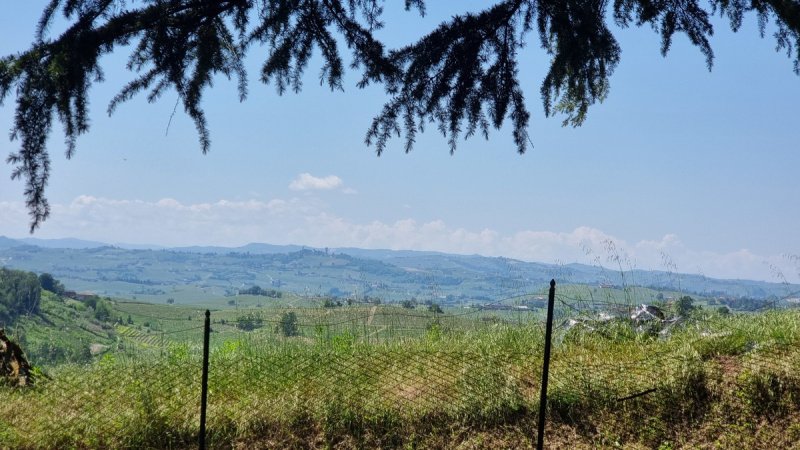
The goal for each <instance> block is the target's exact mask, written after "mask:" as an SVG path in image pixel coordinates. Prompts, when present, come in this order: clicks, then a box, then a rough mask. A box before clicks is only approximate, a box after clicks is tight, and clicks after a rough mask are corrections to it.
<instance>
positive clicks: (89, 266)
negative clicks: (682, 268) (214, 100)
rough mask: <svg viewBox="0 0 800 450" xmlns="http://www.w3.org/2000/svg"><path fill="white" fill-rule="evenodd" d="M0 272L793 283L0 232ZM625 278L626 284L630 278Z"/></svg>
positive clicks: (439, 288) (219, 279)
mask: <svg viewBox="0 0 800 450" xmlns="http://www.w3.org/2000/svg"><path fill="white" fill-rule="evenodd" d="M0 266H8V267H13V268H18V269H24V270H31V271H35V272H49V273H52V274H53V275H54V276H56V277H58V278H59V279H62V280H64V282H65V284H66V285H67V286H68V287H70V288H71V289H75V290H90V291H93V292H97V293H101V294H105V295H114V296H123V297H130V296H139V297H140V298H142V299H151V300H153V301H160V300H162V299H166V298H169V297H170V296H175V295H177V296H181V295H185V296H186V297H187V298H189V296H211V297H222V296H226V295H235V293H236V292H237V290H238V289H239V288H242V287H244V286H253V285H259V286H262V287H271V288H276V289H281V290H286V291H292V292H297V293H304V294H313V295H332V296H352V295H360V296H374V297H379V298H384V299H387V300H398V299H403V298H407V297H419V298H427V297H437V298H443V299H446V300H448V299H449V300H452V299H461V300H465V301H466V300H470V299H477V300H482V301H486V300H494V299H498V298H503V297H504V296H509V295H516V294H518V293H519V292H520V291H521V290H525V289H527V290H536V289H540V288H542V287H546V286H547V283H548V281H549V280H550V279H551V278H555V279H557V280H558V282H559V283H560V284H584V285H593V286H600V287H603V286H606V287H611V286H617V287H620V286H623V285H624V284H625V282H626V280H631V279H633V280H636V284H637V285H639V286H645V287H650V288H653V289H658V290H672V291H678V290H680V291H682V292H687V293H695V294H698V295H703V296H729V297H750V298H759V299H763V298H768V297H775V298H784V297H787V296H790V295H795V296H796V294H794V293H797V292H800V285H794V284H780V283H769V282H764V281H752V280H721V279H714V278H708V277H704V276H702V275H692V274H675V273H669V272H664V271H646V270H633V271H630V272H628V273H626V274H625V280H623V279H622V276H621V274H620V273H619V272H618V271H613V270H609V269H605V268H602V267H596V266H589V265H584V264H579V263H572V264H566V265H555V264H545V263H536V262H525V261H519V260H514V259H510V258H504V257H486V256H480V255H455V254H447V253H440V252H430V251H413V250H399V251H398V250H388V249H376V250H373V249H358V248H328V249H317V248H311V247H306V246H301V245H272V244H263V243H251V244H247V245H243V246H240V247H220V246H191V247H176V248H159V247H157V246H147V245H126V244H114V245H108V244H105V243H102V242H95V241H85V240H80V239H53V240H50V239H36V238H24V239H10V238H7V237H4V236H0ZM628 282H629V281H628Z"/></svg>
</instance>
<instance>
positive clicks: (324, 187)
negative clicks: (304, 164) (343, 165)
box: [289, 172, 343, 191]
mask: <svg viewBox="0 0 800 450" xmlns="http://www.w3.org/2000/svg"><path fill="white" fill-rule="evenodd" d="M342 185H343V183H342V179H341V178H339V177H337V176H336V175H328V176H327V177H322V178H319V177H315V176H314V175H311V174H310V173H307V172H306V173H301V174H300V175H298V176H297V177H296V178H295V179H294V180H292V182H291V183H289V189H291V190H293V191H311V190H319V191H329V190H333V189H338V188H340V187H342Z"/></svg>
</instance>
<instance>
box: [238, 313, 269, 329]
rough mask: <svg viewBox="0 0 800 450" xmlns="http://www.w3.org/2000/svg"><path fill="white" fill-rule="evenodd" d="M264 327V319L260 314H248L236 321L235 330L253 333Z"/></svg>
mask: <svg viewBox="0 0 800 450" xmlns="http://www.w3.org/2000/svg"><path fill="white" fill-rule="evenodd" d="M263 326H264V318H263V317H261V315H260V314H253V313H248V314H245V315H242V316H239V318H238V319H236V328H238V329H240V330H244V331H253V330H255V329H256V328H261V327H263Z"/></svg>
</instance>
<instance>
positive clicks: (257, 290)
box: [239, 285, 283, 298]
mask: <svg viewBox="0 0 800 450" xmlns="http://www.w3.org/2000/svg"><path fill="white" fill-rule="evenodd" d="M239 294H240V295H261V296H264V297H269V298H281V297H283V292H281V291H278V290H275V289H264V288H262V287H261V286H258V285H256V286H253V287H250V288H247V289H242V290H240V291H239Z"/></svg>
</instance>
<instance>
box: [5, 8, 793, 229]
mask: <svg viewBox="0 0 800 450" xmlns="http://www.w3.org/2000/svg"><path fill="white" fill-rule="evenodd" d="M383 5H384V0H216V1H210V0H139V1H136V0H51V1H50V2H49V4H48V5H47V7H46V8H45V10H44V11H43V14H42V17H41V19H40V21H39V24H38V31H37V35H36V38H35V39H34V41H33V42H32V44H31V47H30V48H29V49H27V50H25V51H22V52H20V53H17V54H15V55H9V56H6V57H3V58H1V59H0V101H2V100H4V99H6V98H7V97H9V96H12V97H13V98H14V100H15V103H16V114H15V119H14V124H13V126H12V134H11V136H12V139H16V140H18V141H19V150H18V151H17V152H15V153H12V154H11V155H10V156H9V157H8V162H9V163H10V164H12V165H14V170H13V172H12V178H22V179H24V180H25V182H26V189H25V196H26V202H27V206H28V209H29V212H30V215H31V231H33V230H35V228H36V227H38V226H39V225H40V224H41V223H42V221H44V220H45V219H46V218H47V217H48V215H49V213H50V208H49V205H48V202H47V199H46V197H45V187H46V185H47V180H48V176H49V171H50V159H49V155H48V152H47V148H46V141H47V137H48V136H49V134H50V131H51V128H52V125H53V119H54V117H55V118H57V120H58V121H59V122H61V123H62V124H63V127H64V132H65V137H66V143H67V157H68V158H69V157H71V156H72V155H73V153H74V151H75V145H76V138H77V137H78V136H79V135H81V134H82V133H85V132H86V131H87V130H88V129H89V119H88V92H89V89H90V87H91V86H92V84H93V83H96V82H101V81H102V80H103V70H102V67H101V65H100V58H101V57H102V56H103V55H105V54H108V53H111V52H113V51H115V50H116V49H118V48H120V47H126V48H128V46H130V48H132V51H131V53H130V56H129V58H128V64H127V66H128V69H129V70H131V71H132V73H133V74H134V78H133V80H132V81H130V82H129V83H128V84H126V85H125V86H123V87H122V88H121V89H120V91H119V93H118V94H117V96H116V97H115V98H114V99H113V100H112V101H111V102H110V104H109V105H108V113H109V114H110V113H112V112H113V111H114V109H115V108H116V107H117V106H118V105H119V104H120V103H122V102H124V101H126V100H128V99H130V98H132V97H133V96H135V95H137V94H140V93H142V94H144V95H146V97H147V99H148V100H149V101H151V102H152V101H155V100H156V99H158V98H159V97H160V96H161V95H162V94H163V93H164V92H165V91H167V90H174V91H175V92H177V93H178V95H179V98H180V101H181V103H182V105H183V108H184V110H185V111H186V113H187V114H188V115H189V116H190V117H191V118H192V119H193V120H194V122H195V125H196V127H197V131H198V136H199V140H200V147H201V150H202V151H203V152H206V151H208V149H209V147H210V145H211V138H210V134H209V131H208V125H207V123H206V118H205V115H204V113H203V110H202V108H201V107H200V104H201V99H202V95H203V92H204V90H205V89H206V88H208V87H210V86H211V85H212V82H213V79H214V76H215V75H218V74H222V75H224V76H227V77H229V78H235V79H237V80H238V87H239V96H240V99H241V100H244V99H245V97H246V96H247V93H248V74H247V73H246V71H245V65H244V62H243V60H244V58H245V56H246V55H248V54H249V53H255V54H257V55H262V54H263V55H265V57H264V61H263V65H262V66H261V73H260V80H261V81H262V82H264V83H268V84H274V85H275V86H276V88H277V91H278V93H279V94H283V93H284V92H286V91H287V90H292V91H295V92H297V91H300V89H301V88H302V79H303V74H304V73H305V71H306V69H307V68H308V65H309V60H310V58H311V55H312V53H313V50H314V49H315V48H316V49H318V50H319V53H320V54H321V56H322V59H321V62H320V64H321V67H320V81H321V82H322V83H324V84H327V85H328V86H329V87H330V88H331V89H343V87H344V86H343V85H342V79H343V74H344V72H345V66H346V64H347V65H349V67H350V68H351V69H352V70H355V71H358V72H359V73H360V74H361V79H360V81H359V83H358V86H359V87H364V86H366V85H368V84H370V83H381V84H382V85H384V86H385V89H386V92H387V95H388V100H387V102H386V104H385V105H384V107H383V109H382V110H381V111H380V112H379V113H378V115H377V116H376V117H375V119H374V120H373V122H372V124H371V125H370V126H369V127H368V130H367V134H366V142H367V144H368V145H374V146H375V149H376V151H377V153H378V154H381V153H382V152H383V151H384V150H385V149H386V145H387V142H388V140H389V139H391V138H392V137H393V136H403V137H404V138H405V143H406V144H405V149H406V151H410V150H411V149H412V147H413V144H414V141H415V138H416V135H417V133H418V132H421V131H423V130H424V129H425V126H426V125H429V124H432V125H433V126H435V127H436V128H438V130H439V131H440V132H441V133H442V134H443V135H444V136H445V137H446V138H447V139H448V142H449V145H450V151H451V152H452V151H455V149H456V146H457V142H458V140H459V139H460V138H462V137H464V138H466V137H470V136H472V135H474V134H475V133H479V134H481V135H483V136H485V137H488V134H489V130H490V128H499V127H500V126H501V125H502V124H503V122H504V121H505V120H506V119H510V121H511V123H512V125H513V135H514V141H515V143H516V145H517V150H518V151H519V152H520V153H522V152H524V151H525V150H526V147H527V146H528V145H529V143H530V138H529V137H528V134H527V126H528V122H529V120H530V114H529V112H528V110H527V109H526V107H525V102H524V89H523V88H526V89H530V84H531V83H532V81H531V80H520V79H519V76H518V73H519V61H518V56H519V54H520V52H521V51H523V50H524V48H525V45H526V40H528V39H530V38H531V37H533V38H537V37H538V40H539V44H540V45H541V46H542V47H543V48H544V49H545V50H546V51H547V52H548V54H549V55H550V56H551V60H550V67H549V70H548V72H547V75H546V76H545V78H544V80H542V82H541V85H540V95H541V97H542V102H543V106H544V111H545V114H546V115H547V116H551V115H556V114H558V115H562V116H563V117H564V124H565V125H572V126H579V125H580V124H581V123H583V121H584V120H585V119H586V115H587V112H588V109H589V107H590V106H591V105H593V104H594V103H596V102H598V101H602V100H603V98H605V96H606V95H608V92H609V87H610V82H609V80H610V76H611V74H612V73H613V71H614V68H615V67H616V65H617V64H618V63H619V60H620V56H621V49H620V46H619V45H618V43H617V40H616V39H615V37H614V34H613V33H612V31H611V29H609V25H610V23H609V22H613V23H614V24H615V25H616V26H617V28H625V27H627V26H630V25H636V26H643V25H649V26H651V27H652V28H653V29H654V30H655V31H656V32H657V33H659V34H660V36H661V39H662V46H661V51H662V53H663V54H666V53H667V52H668V50H669V48H670V44H671V42H672V38H673V36H674V35H675V33H683V34H685V35H686V36H687V37H688V38H689V40H690V41H691V42H692V43H693V44H694V45H696V46H697V47H698V48H699V49H700V51H701V52H702V53H703V55H704V56H705V57H706V61H707V64H708V66H709V68H710V67H711V64H712V62H713V56H714V55H713V52H712V49H711V45H710V44H709V37H710V36H711V35H712V34H713V27H712V25H711V23H710V17H711V15H713V14H719V15H721V16H723V17H726V18H727V19H728V20H729V22H730V25H731V27H732V28H733V29H734V30H737V29H738V28H739V27H740V25H741V23H742V20H743V18H744V17H745V15H747V14H748V13H754V14H755V15H756V17H757V19H758V22H759V25H760V29H761V34H762V35H763V34H764V30H765V29H766V26H767V24H768V23H770V22H773V23H774V24H775V29H776V30H777V31H776V32H775V39H776V42H777V48H778V49H780V50H785V51H786V52H787V53H788V54H789V56H790V57H793V58H794V71H795V72H796V73H798V74H800V2H798V1H796V0H751V1H742V0H710V1H709V2H708V3H704V4H703V5H701V4H700V3H699V2H698V1H695V0H614V1H613V2H612V1H607V0H502V1H496V2H494V3H493V4H489V5H487V8H486V9H485V10H482V11H475V12H470V13H465V14H463V15H459V16H455V17H452V18H451V19H450V20H449V21H447V22H445V23H442V24H441V25H440V26H438V27H437V28H436V29H434V30H433V31H431V32H430V33H429V34H427V35H426V36H423V37H422V38H421V39H419V40H418V41H416V42H413V43H409V44H408V45H406V46H404V47H402V48H397V49H389V48H387V47H386V46H385V45H384V44H383V43H382V42H381V41H380V40H379V39H378V37H377V34H376V32H377V30H379V29H380V28H381V27H382V26H383V22H382V16H383ZM405 7H406V9H407V10H410V11H411V13H418V14H424V13H425V2H424V0H405ZM59 14H60V15H62V16H63V17H64V19H65V20H66V21H67V23H68V27H67V29H66V31H64V32H63V33H61V34H60V35H58V36H51V35H50V34H49V33H48V29H49V27H50V25H51V24H52V22H53V20H54V19H55V18H56V17H57V15H59ZM343 47H346V49H345V48H343ZM254 49H255V50H254ZM343 51H344V52H345V53H349V55H347V56H344V55H343ZM523 82H524V83H523Z"/></svg>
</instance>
